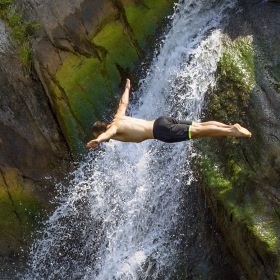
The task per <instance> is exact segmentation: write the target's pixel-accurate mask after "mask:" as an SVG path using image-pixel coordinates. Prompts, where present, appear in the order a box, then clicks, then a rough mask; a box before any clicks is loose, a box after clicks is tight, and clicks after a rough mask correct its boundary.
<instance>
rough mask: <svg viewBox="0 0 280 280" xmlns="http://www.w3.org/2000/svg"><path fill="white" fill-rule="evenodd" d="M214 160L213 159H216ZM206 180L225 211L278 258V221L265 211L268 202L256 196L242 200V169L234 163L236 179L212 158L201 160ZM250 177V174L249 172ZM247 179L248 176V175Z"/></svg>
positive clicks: (201, 170)
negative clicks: (227, 174) (222, 170)
mask: <svg viewBox="0 0 280 280" xmlns="http://www.w3.org/2000/svg"><path fill="white" fill-rule="evenodd" d="M213 160H214V158H213ZM199 167H200V172H202V177H203V180H204V181H205V183H206V185H207V186H208V187H209V188H210V189H211V191H212V193H213V194H214V196H215V199H216V200H219V201H222V203H223V206H224V208H225V210H226V211H227V212H228V213H231V214H232V215H233V218H234V219H235V220H237V221H242V222H243V223H245V224H246V225H247V228H248V229H249V230H250V231H251V232H252V233H253V235H254V236H255V237H256V238H257V240H260V241H261V242H263V244H265V246H266V250H267V251H269V252H272V253H276V254H278V252H279V250H280V247H279V245H280V244H279V239H278V232H279V218H278V217H275V215H271V214H270V213H267V211H266V201H265V199H264V198H263V197H262V196H260V195H257V194H254V195H253V194H252V195H248V194H247V195H244V196H243V197H240V195H241V194H240V190H239V188H238V185H239V181H243V182H244V181H245V182H246V178H244V174H247V173H246V172H245V171H244V170H243V168H244V167H241V166H239V165H238V164H236V163H234V166H233V168H232V171H233V176H231V177H229V176H225V174H224V173H222V172H220V171H219V170H221V169H222V168H221V166H218V165H217V164H215V165H214V164H213V163H212V162H211V160H210V159H209V157H202V158H201V160H200V163H199ZM249 174H250V176H251V173H250V172H249ZM247 175H248V174H247Z"/></svg>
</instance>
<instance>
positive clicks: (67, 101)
mask: <svg viewBox="0 0 280 280" xmlns="http://www.w3.org/2000/svg"><path fill="white" fill-rule="evenodd" d="M173 2H174V1H170V0H169V1H166V0H160V1H157V2H156V3H155V2H154V1H151V0H145V1H140V2H139V1H138V2H137V1H132V0H119V1H101V2H99V1H73V3H71V5H69V3H68V2H67V9H69V11H68V13H66V12H65V10H64V8H63V7H64V6H65V5H66V4H62V2H60V4H59V5H58V4H57V2H52V1H49V3H48V4H49V5H50V6H51V7H55V8H54V9H50V10H48V11H46V10H45V9H46V7H47V6H45V5H44V6H43V7H38V8H36V10H37V11H38V15H41V14H45V12H46V13H47V16H46V17H43V19H42V20H43V23H44V26H45V31H46V34H47V36H46V37H43V38H38V39H36V40H35V41H34V43H33V50H34V55H35V67H36V71H37V73H38V74H39V76H40V79H41V81H42V83H43V85H44V88H45V91H46V92H47V95H48V97H49V100H50V102H51V106H52V108H53V110H54V112H55V115H56V116H57V119H58V122H59V125H60V127H61V129H62V131H63V134H64V136H65V138H66V141H67V143H68V145H69V147H70V148H71V150H72V151H73V152H74V154H77V153H84V152H85V146H84V143H86V142H87V140H88V139H89V137H91V135H90V130H91V126H92V123H93V122H94V121H96V120H98V119H102V118H103V119H104V118H106V117H107V116H106V114H108V108H111V107H112V106H113V107H114V105H115V104H116V102H117V99H116V95H117V94H119V93H120V92H121V91H122V89H121V88H120V84H121V82H122V80H123V79H125V77H126V76H127V75H128V73H132V70H133V69H134V67H135V65H136V63H137V61H139V58H141V57H142V58H143V57H144V51H145V50H147V48H148V47H149V45H150V44H151V42H152V41H151V39H152V36H153V35H154V34H155V31H156V29H157V28H158V26H159V22H160V19H162V18H164V17H165V16H166V15H168V14H171V12H172V7H173ZM56 9H57V10H56ZM50 18H51V19H53V21H52V23H50V21H49V19H50Z"/></svg>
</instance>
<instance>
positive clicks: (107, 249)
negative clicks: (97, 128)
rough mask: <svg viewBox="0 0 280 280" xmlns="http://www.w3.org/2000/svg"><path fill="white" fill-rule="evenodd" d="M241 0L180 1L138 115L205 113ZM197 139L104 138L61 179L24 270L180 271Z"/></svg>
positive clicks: (126, 274) (83, 273)
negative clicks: (232, 13) (226, 26)
mask: <svg viewBox="0 0 280 280" xmlns="http://www.w3.org/2000/svg"><path fill="white" fill-rule="evenodd" d="M233 6H234V1H232V0H224V1H217V0H207V1H206V0H201V1H197V0H186V1H180V2H179V3H178V4H177V5H176V6H175V9H174V10H175V11H174V15H173V16H172V24H171V26H170V29H169V31H168V34H166V35H165V37H164V40H162V42H161V46H160V48H159V53H158V54H157V56H156V57H155V58H154V61H153V63H152V65H151V67H150V69H149V70H148V71H147V75H146V77H145V79H143V80H142V81H140V84H139V90H138V91H137V92H134V93H132V96H131V98H132V99H134V100H135V99H137V100H138V101H137V104H135V105H133V106H131V107H130V108H129V114H130V115H131V116H134V117H139V118H145V119H155V118H157V117H159V116H160V115H172V116H174V117H177V118H184V119H185V118H188V119H192V120H199V118H200V112H201V109H202V106H203V96H204V93H205V91H206V90H207V89H208V88H209V86H213V84H214V73H215V70H216V66H217V61H218V60H219V57H220V52H221V30H222V25H223V21H224V20H225V18H226V14H227V12H228V11H229V10H231V9H232V8H233ZM191 143H192V142H191V141H189V142H185V143H177V144H166V143H162V142H159V141H155V140H148V141H145V142H142V143H139V144H134V143H121V142H117V141H110V142H109V143H105V144H101V148H99V149H98V150H97V151H94V152H92V153H90V154H89V156H88V157H87V159H86V160H84V161H83V162H82V163H80V164H79V167H78V168H77V170H76V171H75V172H74V173H73V174H70V176H71V178H72V179H71V182H70V185H69V186H67V187H66V186H58V188H59V189H60V195H59V196H58V198H57V200H56V203H57V205H58V206H57V208H56V210H55V212H54V213H53V215H52V216H51V217H50V218H49V220H48V221H47V222H46V225H45V228H44V230H43V232H42V233H41V237H40V239H39V240H37V241H36V242H35V243H34V245H33V247H32V250H31V256H32V259H31V262H30V265H29V268H28V272H26V275H25V276H24V279H28V280H29V279H96V280H109V279H118V280H126V279H127V280H128V279H129V280H130V279H171V278H172V277H175V276H174V274H176V273H175V270H178V259H179V255H180V240H181V237H182V236H184V235H185V234H187V232H184V231H182V230H179V226H178V224H179V221H180V220H182V215H187V213H188V207H190V206H189V205H190V204H191V199H190V197H191V196H190V197H186V196H185V195H184V192H183V189H186V188H187V189H188V187H189V186H190V184H191V182H192V181H193V178H192V171H191V169H190V166H189V165H188V162H189V159H190V157H191V156H193V155H195V152H194V150H193V149H192V145H191ZM190 192H191V191H190ZM182 205H184V209H185V210H184V212H182ZM188 226H190V225H188ZM184 238H185V239H187V238H188V236H185V237H184ZM173 279H175V278H173ZM176 279H177V278H176ZM178 279H180V278H178Z"/></svg>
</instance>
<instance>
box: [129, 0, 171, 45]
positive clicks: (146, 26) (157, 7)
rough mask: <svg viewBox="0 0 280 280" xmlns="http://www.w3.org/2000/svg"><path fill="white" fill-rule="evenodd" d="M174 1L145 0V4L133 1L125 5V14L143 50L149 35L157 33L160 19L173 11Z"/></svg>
mask: <svg viewBox="0 0 280 280" xmlns="http://www.w3.org/2000/svg"><path fill="white" fill-rule="evenodd" d="M173 3H174V1H166V0H159V1H156V2H155V1H151V0H145V1H144V3H143V6H139V4H137V5H136V4H135V3H133V2H127V3H126V4H125V5H124V8H125V14H126V18H127V21H128V23H129V25H130V26H131V28H132V30H133V34H134V36H135V39H136V41H137V43H138V45H139V46H140V48H141V49H142V50H144V49H145V48H146V47H147V43H148V40H147V37H148V36H152V35H154V34H155V32H156V30H157V28H158V23H159V19H162V18H163V17H164V16H167V15H168V14H171V13H172V4H173Z"/></svg>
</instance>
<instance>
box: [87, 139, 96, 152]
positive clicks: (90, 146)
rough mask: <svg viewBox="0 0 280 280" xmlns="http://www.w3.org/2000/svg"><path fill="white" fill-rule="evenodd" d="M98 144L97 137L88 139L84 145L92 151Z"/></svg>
mask: <svg viewBox="0 0 280 280" xmlns="http://www.w3.org/2000/svg"><path fill="white" fill-rule="evenodd" d="M98 145H99V141H98V140H97V139H93V140H91V141H89V142H88V143H87V145H86V147H87V148H88V149H89V150H90V151H92V150H94V149H95V148H96V147H97V146H98Z"/></svg>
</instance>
